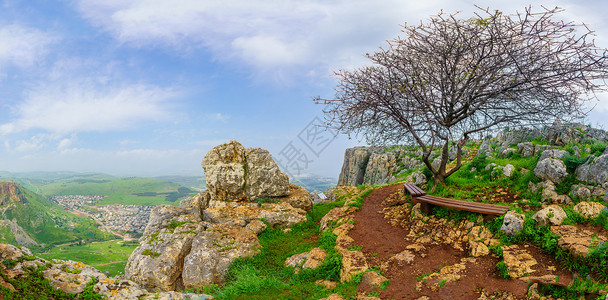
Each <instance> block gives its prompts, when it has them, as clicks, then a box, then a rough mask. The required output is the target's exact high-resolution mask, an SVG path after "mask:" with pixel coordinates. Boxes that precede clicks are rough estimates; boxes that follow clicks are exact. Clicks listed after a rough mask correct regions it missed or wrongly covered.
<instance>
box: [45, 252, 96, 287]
mask: <svg viewBox="0 0 608 300" xmlns="http://www.w3.org/2000/svg"><path fill="white" fill-rule="evenodd" d="M43 276H44V278H45V279H47V280H48V281H49V283H50V284H51V286H52V287H53V288H55V289H58V290H61V291H63V292H66V293H72V294H80V293H82V292H83V291H84V288H85V287H86V286H87V283H89V281H91V279H92V278H96V279H98V280H99V279H100V278H106V275H105V274H103V273H102V272H100V271H98V270H97V269H95V268H93V267H91V266H88V265H85V264H83V263H81V262H76V261H71V260H68V261H64V262H62V263H59V264H53V266H52V267H51V268H48V269H46V270H44V271H43Z"/></svg>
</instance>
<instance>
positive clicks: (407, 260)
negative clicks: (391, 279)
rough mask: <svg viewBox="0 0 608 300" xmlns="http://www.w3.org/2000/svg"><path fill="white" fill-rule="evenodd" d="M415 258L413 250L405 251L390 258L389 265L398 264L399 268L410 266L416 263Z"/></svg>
mask: <svg viewBox="0 0 608 300" xmlns="http://www.w3.org/2000/svg"><path fill="white" fill-rule="evenodd" d="M420 246H422V245H420ZM422 247H424V246H422ZM415 258H416V255H415V254H414V253H413V252H412V251H411V250H403V251H401V252H399V253H397V254H395V255H393V256H392V257H391V258H389V259H388V264H397V265H398V266H401V265H410V264H412V263H413V262H414V259H415Z"/></svg>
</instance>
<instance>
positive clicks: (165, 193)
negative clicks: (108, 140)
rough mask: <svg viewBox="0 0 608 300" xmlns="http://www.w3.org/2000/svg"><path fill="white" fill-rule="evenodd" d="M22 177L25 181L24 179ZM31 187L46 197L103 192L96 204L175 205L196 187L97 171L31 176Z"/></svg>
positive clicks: (98, 193) (99, 193)
mask: <svg viewBox="0 0 608 300" xmlns="http://www.w3.org/2000/svg"><path fill="white" fill-rule="evenodd" d="M22 181H25V179H23V180H22ZM30 184H31V185H33V187H34V190H37V191H38V193H39V194H40V195H43V196H45V197H48V196H54V195H102V196H106V197H105V198H104V200H103V201H101V202H99V203H97V204H98V205H106V204H132V205H160V204H169V205H178V204H179V201H180V200H181V199H183V198H185V197H188V196H194V195H196V193H197V192H196V191H195V190H192V189H190V188H187V187H184V186H182V185H179V184H176V183H172V182H169V181H167V180H163V179H153V178H138V177H130V178H115V177H105V178H104V177H101V176H99V175H97V176H92V175H87V174H84V175H82V176H81V175H78V174H75V175H73V176H69V177H63V178H57V179H54V180H48V181H34V180H31V181H30Z"/></svg>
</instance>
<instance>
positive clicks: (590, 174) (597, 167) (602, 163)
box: [576, 154, 608, 185]
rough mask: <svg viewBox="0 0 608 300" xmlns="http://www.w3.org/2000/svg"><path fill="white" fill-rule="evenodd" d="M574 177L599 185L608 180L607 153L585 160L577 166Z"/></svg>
mask: <svg viewBox="0 0 608 300" xmlns="http://www.w3.org/2000/svg"><path fill="white" fill-rule="evenodd" d="M576 178H577V179H578V180H580V181H586V182H591V183H597V184H600V185H601V184H604V183H606V182H608V154H603V155H600V156H598V157H596V158H592V159H588V160H587V162H585V163H584V164H582V165H580V166H578V168H576Z"/></svg>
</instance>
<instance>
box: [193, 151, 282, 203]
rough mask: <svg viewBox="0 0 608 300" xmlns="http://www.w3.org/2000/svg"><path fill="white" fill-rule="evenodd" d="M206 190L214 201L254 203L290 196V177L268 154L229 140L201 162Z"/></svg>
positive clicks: (209, 153) (210, 152)
mask: <svg viewBox="0 0 608 300" xmlns="http://www.w3.org/2000/svg"><path fill="white" fill-rule="evenodd" d="M201 164H202V166H203V169H204V170H205V180H206V183H207V190H208V193H209V197H210V199H211V200H215V201H254V200H255V199H257V198H263V197H281V196H287V195H288V194H289V177H288V176H287V175H285V173H283V172H281V170H280V169H279V167H278V166H277V164H276V162H275V161H274V160H273V159H272V155H270V152H268V150H265V149H261V148H247V149H245V148H244V147H243V145H241V144H240V143H239V142H237V141H235V140H232V141H230V142H229V143H226V144H222V145H218V146H215V147H214V148H212V149H211V150H209V152H207V154H206V155H205V157H204V158H203V162H202V163H201Z"/></svg>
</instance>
